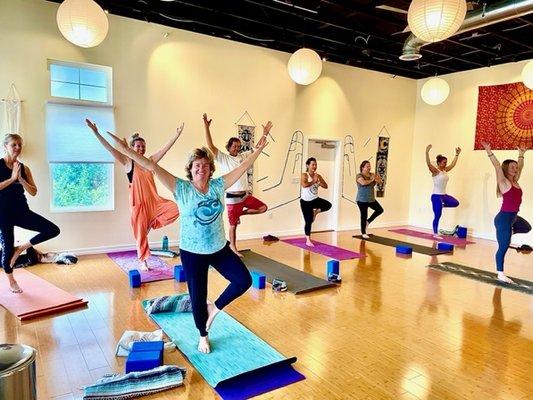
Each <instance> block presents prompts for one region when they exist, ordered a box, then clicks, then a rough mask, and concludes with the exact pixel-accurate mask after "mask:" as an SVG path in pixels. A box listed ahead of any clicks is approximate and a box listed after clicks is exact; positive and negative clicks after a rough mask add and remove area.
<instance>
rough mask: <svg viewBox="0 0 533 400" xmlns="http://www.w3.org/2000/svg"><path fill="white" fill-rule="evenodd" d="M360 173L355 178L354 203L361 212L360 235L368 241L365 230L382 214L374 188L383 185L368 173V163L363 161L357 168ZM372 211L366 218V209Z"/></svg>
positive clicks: (378, 177)
mask: <svg viewBox="0 0 533 400" xmlns="http://www.w3.org/2000/svg"><path fill="white" fill-rule="evenodd" d="M359 171H360V173H359V174H357V176H356V181H357V197H356V199H355V200H356V202H357V206H358V207H359V211H360V212H361V234H362V236H363V238H364V239H368V238H369V236H368V235H367V234H366V229H367V228H368V225H370V223H371V222H372V221H374V220H375V219H376V218H377V217H379V216H380V215H381V214H383V207H381V205H380V204H379V203H378V202H377V201H376V195H375V191H374V187H375V186H376V183H383V180H382V179H381V176H379V175H378V174H373V173H371V172H370V161H363V162H362V163H361V165H360V166H359ZM369 208H371V209H372V210H374V212H373V213H372V215H371V216H370V218H368V209H369Z"/></svg>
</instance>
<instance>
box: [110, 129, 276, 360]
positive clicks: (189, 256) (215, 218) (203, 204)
mask: <svg viewBox="0 0 533 400" xmlns="http://www.w3.org/2000/svg"><path fill="white" fill-rule="evenodd" d="M271 126H272V123H271V122H270V121H269V122H268V124H267V125H266V127H265V129H268V130H270V128H271ZM113 138H114V139H115V140H116V144H117V148H118V151H120V152H121V153H122V154H124V155H126V156H128V157H131V158H132V159H133V160H134V161H135V162H136V163H138V164H140V165H141V166H142V167H143V168H146V169H147V170H149V171H152V172H154V173H155V175H156V176H157V178H158V179H159V180H160V181H161V183H163V185H165V187H167V188H168V189H169V190H171V191H173V192H174V197H175V199H176V201H177V203H178V206H179V208H180V212H181V219H180V255H181V262H182V263H183V266H184V268H185V275H186V276H187V286H188V288H189V294H190V296H191V303H192V313H193V317H194V323H195V325H196V328H197V329H198V330H199V332H200V341H199V343H198V350H199V351H201V352H202V353H209V352H210V351H211V349H210V346H209V339H208V335H207V331H208V330H209V327H210V326H211V323H212V322H213V319H214V318H215V316H216V315H217V313H218V312H219V311H220V310H221V309H222V308H224V307H225V306H226V305H228V304H229V303H231V302H232V301H233V300H235V299H236V298H237V297H239V296H241V295H242V294H243V293H244V292H246V290H248V288H249V287H250V286H251V284H252V278H251V276H250V273H249V272H248V269H246V266H245V265H244V263H243V262H242V260H241V259H240V258H239V256H238V255H237V254H235V252H233V251H232V250H231V249H230V246H229V243H228V242H227V241H226V237H225V234H224V222H223V220H222V214H223V212H224V190H226V189H227V188H228V187H230V186H231V185H233V184H234V183H235V182H237V180H238V179H239V178H240V177H241V175H242V174H244V173H245V172H246V171H247V170H248V169H249V168H250V167H251V166H252V164H253V162H254V161H255V160H256V159H257V157H258V156H259V154H260V153H261V151H262V150H263V149H264V147H265V146H266V145H267V141H266V137H263V138H262V139H261V140H260V141H259V143H258V146H257V150H256V151H254V152H253V153H252V154H251V155H250V156H249V157H248V158H247V159H246V160H244V161H243V163H242V164H240V165H239V166H238V167H237V168H235V169H234V170H232V171H230V172H228V173H227V174H225V175H223V176H221V177H219V178H216V179H212V178H211V176H212V175H213V172H214V171H215V164H214V161H213V156H212V154H211V153H210V152H209V151H208V150H207V149H206V148H201V149H195V150H194V151H193V152H192V153H191V155H190V157H189V159H188V161H187V164H186V166H185V171H186V173H187V178H188V180H183V179H180V178H177V177H175V176H174V175H172V174H171V173H170V172H168V171H167V170H165V169H163V168H161V167H160V166H159V165H157V164H156V163H155V162H154V161H153V160H150V159H148V158H145V157H143V156H142V155H141V154H139V153H137V152H135V151H134V150H132V149H131V148H129V147H128V146H127V144H126V143H125V142H124V141H120V139H118V138H116V137H114V136H113ZM210 265H212V266H213V267H214V268H215V269H216V270H217V271H218V272H220V274H221V275H222V276H224V278H226V279H227V280H229V281H230V284H229V285H228V287H226V289H225V290H224V292H223V293H222V294H221V295H220V296H219V298H218V299H217V300H216V301H215V302H214V303H213V304H207V277H208V270H209V266H210Z"/></svg>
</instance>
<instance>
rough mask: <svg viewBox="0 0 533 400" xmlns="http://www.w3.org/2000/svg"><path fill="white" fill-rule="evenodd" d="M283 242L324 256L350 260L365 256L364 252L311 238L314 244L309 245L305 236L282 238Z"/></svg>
mask: <svg viewBox="0 0 533 400" xmlns="http://www.w3.org/2000/svg"><path fill="white" fill-rule="evenodd" d="M281 241H282V242H284V243H287V244H291V245H293V246H296V247H299V248H301V249H305V250H309V251H311V252H313V253H318V254H322V255H323V256H326V257H330V258H334V259H335V260H339V261H341V260H350V259H352V258H363V257H364V255H363V254H359V253H356V252H355V251H350V250H346V249H342V248H340V247H336V246H332V245H330V244H326V243H322V242H317V241H316V240H311V242H313V244H314V246H313V247H311V246H308V245H306V244H305V238H302V237H299V238H290V239H281Z"/></svg>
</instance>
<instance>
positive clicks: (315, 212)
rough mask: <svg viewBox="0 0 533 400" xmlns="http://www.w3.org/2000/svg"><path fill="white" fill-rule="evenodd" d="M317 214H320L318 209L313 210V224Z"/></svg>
mask: <svg viewBox="0 0 533 400" xmlns="http://www.w3.org/2000/svg"><path fill="white" fill-rule="evenodd" d="M319 213H320V208H313V222H315V218H316V216H317V215H318V214H319Z"/></svg>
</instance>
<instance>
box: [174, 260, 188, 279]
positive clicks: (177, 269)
mask: <svg viewBox="0 0 533 400" xmlns="http://www.w3.org/2000/svg"><path fill="white" fill-rule="evenodd" d="M174 279H175V280H177V281H178V282H185V281H186V280H187V278H186V277H185V268H183V265H180V264H178V265H174Z"/></svg>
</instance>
